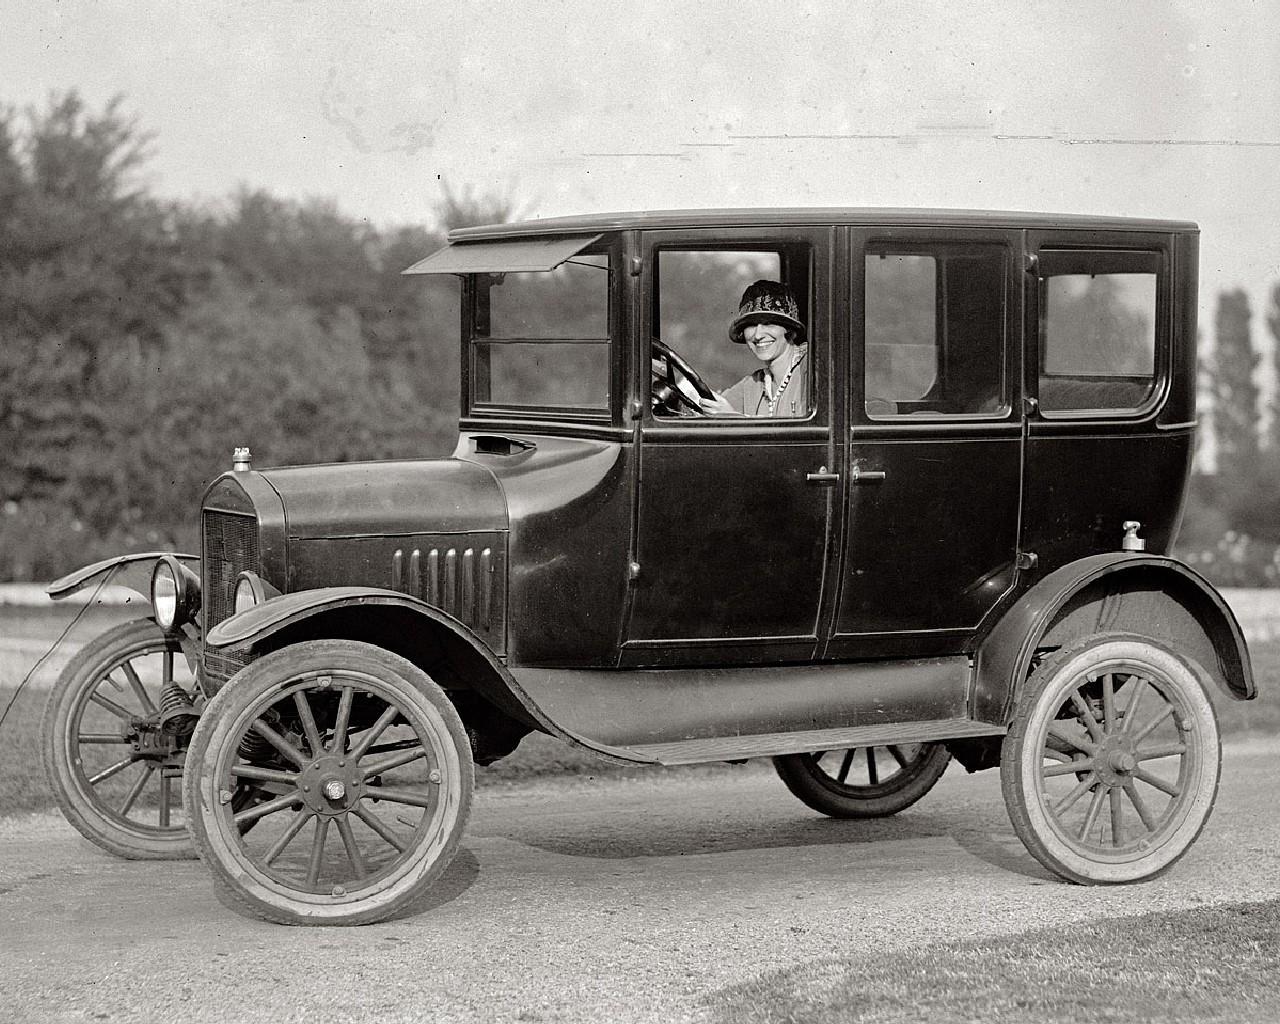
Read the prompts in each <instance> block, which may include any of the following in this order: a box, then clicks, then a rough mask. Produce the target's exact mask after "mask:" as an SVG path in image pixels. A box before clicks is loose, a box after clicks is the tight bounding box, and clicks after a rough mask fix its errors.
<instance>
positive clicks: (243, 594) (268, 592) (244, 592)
mask: <svg viewBox="0 0 1280 1024" xmlns="http://www.w3.org/2000/svg"><path fill="white" fill-rule="evenodd" d="M279 596H280V591H278V590H277V589H276V588H275V587H273V586H272V585H271V584H270V583H268V582H267V581H266V580H264V579H263V578H262V577H261V576H259V575H258V574H257V573H256V572H249V571H247V570H246V571H245V572H242V573H241V574H240V575H239V576H237V577H236V589H235V591H234V592H233V593H232V598H231V603H232V606H233V608H234V610H235V614H237V615H239V614H240V613H241V612H243V611H248V610H249V609H250V608H256V607H257V606H258V605H260V604H262V602H263V601H267V600H269V599H270V598H273V597H279Z"/></svg>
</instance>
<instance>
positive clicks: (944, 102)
mask: <svg viewBox="0 0 1280 1024" xmlns="http://www.w3.org/2000/svg"><path fill="white" fill-rule="evenodd" d="M72 86H74V87H76V88H78V89H79V90H80V91H81V92H82V94H84V95H85V96H86V98H88V99H89V100H90V102H91V103H93V104H94V105H95V106H100V105H101V104H102V103H103V102H105V101H106V100H107V99H108V98H109V97H111V96H112V95H115V94H117V93H122V94H124V96H125V98H126V101H127V106H128V109H129V110H130V111H131V112H133V113H135V114H136V115H137V116H138V118H139V120H140V122H141V123H142V125H143V126H144V127H146V128H148V129H150V130H152V131H154V132H155V133H156V141H155V144H154V154H155V155H154V158H153V159H152V161H151V163H150V164H149V169H150V175H151V184H152V185H153V187H154V188H155V189H156V190H157V191H158V192H160V193H162V194H167V195H173V196H178V197H183V198H188V199H192V198H200V197H204V198H220V197H223V196H225V195H227V194H228V193H229V192H230V191H231V190H232V189H233V188H234V187H235V186H236V184H237V183H241V182H243V183H245V184H248V185H251V186H261V187H266V188H268V189H270V190H271V191H273V192H275V193H276V194H278V195H282V196H296V197H301V196H309V195H317V196H327V197H333V198H335V199H337V201H338V203H339V205H340V206H341V208H342V209H343V210H344V211H345V212H347V213H348V214H351V215H354V216H367V217H369V218H370V219H372V220H373V221H375V222H376V223H378V224H381V225H387V224H393V223H406V222H430V221H431V219H432V210H433V207H434V205H435V203H436V202H437V200H438V198H439V196H440V185H439V179H440V178H441V177H443V179H444V180H446V181H447V182H449V183H450V185H451V186H453V187H454V188H455V190H456V189H462V188H467V187H469V188H473V189H475V190H476V191H478V192H481V193H484V192H494V193H499V194H514V195H515V196H516V198H517V200H518V202H519V206H520V209H521V211H522V212H523V213H525V214H527V215H529V216H553V215H558V214H564V213H586V212H592V211H603V210H622V209H645V208H669V207H702V206H769V205H849V206H864V205H866V206H945V207H979V208H993V209H1030V210H1057V211H1070V212H1092V213H1113V214H1133V215H1152V216H1167V217H1177V218H1186V219H1191V220H1196V221H1198V222H1199V223H1200V225H1201V228H1202V231H1203V236H1202V248H1201V299H1202V327H1204V328H1207V329H1208V331H1209V332H1211V330H1212V324H1211V322H1210V321H1209V320H1208V319H1207V316H1208V315H1209V314H1210V313H1211V310H1212V303H1213V298H1214V296H1215V295H1216V293H1217V291H1218V290H1219V289H1221V288H1223V287H1229V286H1235V285H1242V286H1245V287H1247V288H1248V289H1249V291H1250V295H1251V299H1252V305H1253V309H1254V330H1255V338H1257V340H1258V341H1259V342H1261V341H1262V340H1263V338H1264V337H1265V334H1266V331H1265V327H1264V326H1263V324H1262V319H1263V315H1264V313H1265V311H1266V308H1267V306H1268V304H1269V296H1268V294H1267V292H1268V291H1269V289H1270V287H1271V286H1273V285H1274V284H1276V283H1277V282H1280V5H1277V4H1275V3H1273V2H1272V0H1260V2H1256V3H1255V2H1248V0H1225V2H1219V3H1214V4H1207V3H1203V2H1202V0H1163V2H1157V0H1130V2H1127V3H1123V4H1120V3H1115V2H1114V0H1070V2H1067V0H1063V2H1058V3H1051V2H1047V0H989V2H987V3H984V4H982V5H978V4H960V3H955V2H954V0H938V2H936V3H928V2H923V0H890V2H879V3H875V4H865V5H853V4H849V3H846V2H819V0H810V2H808V3H803V4H799V3H796V4H778V3H772V2H770V3H757V2H752V0H739V2H732V3H730V2H724V0H698V2H691V3H684V2H662V3H644V2H642V0H632V2H630V3H621V2H609V0H539V2H536V3H535V2H523V3H516V2H475V3H448V4H446V3H431V2H426V0H423V2H400V0H378V2H372V0H369V2H361V3H357V2H339V0H326V2H323V3H320V2H301V0H298V2H283V0H248V2H246V0H222V2H217V3H215V2H207V0H182V2H173V0H165V2H156V0H111V2H97V3H94V2H89V0H62V2H58V0H5V5H4V9H3V12H2V13H0V101H3V102H8V103H12V104H15V105H18V106H20V107H21V106H24V105H27V104H31V103H37V104H41V103H43V102H44V99H45V97H46V96H47V95H48V94H49V92H50V91H51V90H55V89H65V88H68V87H72Z"/></svg>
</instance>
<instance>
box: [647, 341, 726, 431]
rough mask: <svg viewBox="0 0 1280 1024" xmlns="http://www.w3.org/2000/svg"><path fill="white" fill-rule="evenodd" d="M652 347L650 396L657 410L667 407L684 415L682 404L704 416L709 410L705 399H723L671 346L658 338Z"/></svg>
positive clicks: (685, 407)
mask: <svg viewBox="0 0 1280 1024" xmlns="http://www.w3.org/2000/svg"><path fill="white" fill-rule="evenodd" d="M652 347H653V354H652V355H653V358H652V373H653V382H652V389H651V392H650V396H651V401H652V403H653V409H654V411H655V412H659V413H660V412H662V411H664V410H665V411H667V412H668V413H670V414H673V415H677V416H679V415H684V413H682V412H681V409H682V408H683V409H687V410H688V411H689V413H692V414H693V415H695V416H704V415H706V414H707V413H706V411H705V410H704V408H703V403H704V402H707V401H710V402H712V403H713V404H714V403H716V402H720V401H723V399H721V398H720V396H719V395H717V394H716V393H715V392H714V391H712V390H711V387H710V386H709V385H708V384H707V382H706V381H704V380H703V379H702V378H701V377H700V376H699V375H698V372H697V371H696V370H695V369H694V368H693V367H692V366H690V365H689V363H688V362H687V361H686V360H685V359H684V357H683V356H681V355H680V354H679V353H677V352H675V351H674V350H673V349H672V348H671V346H669V345H667V344H664V343H663V342H661V341H657V340H655V341H654V342H653V346H652ZM682 384H687V385H688V386H689V387H691V388H692V389H693V391H694V393H695V395H696V397H694V396H691V395H689V394H688V392H687V391H686V390H685V388H684V387H682V386H681V385H682ZM726 404H727V403H726Z"/></svg>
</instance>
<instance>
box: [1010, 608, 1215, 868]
mask: <svg viewBox="0 0 1280 1024" xmlns="http://www.w3.org/2000/svg"><path fill="white" fill-rule="evenodd" d="M1203 677H1204V673H1203V671H1202V670H1201V669H1200V668H1199V666H1198V665H1196V663H1195V662H1193V661H1191V660H1189V659H1187V658H1184V657H1182V656H1181V655H1179V654H1177V653H1175V652H1174V651H1172V650H1170V649H1169V648H1167V647H1165V646H1163V645H1161V644H1158V643H1155V642H1153V641H1151V640H1148V639H1145V638H1143V637H1139V636H1132V635H1129V634H1119V633H1112V634H1104V635H1101V636H1096V637H1087V638H1085V639H1083V640H1080V641H1078V642H1076V643H1073V644H1071V645H1069V646H1067V647H1064V648H1063V649H1062V650H1060V651H1058V652H1057V653H1056V654H1054V655H1053V656H1052V657H1050V658H1049V659H1047V660H1046V661H1045V662H1044V664H1043V665H1041V666H1040V668H1039V669H1037V670H1036V672H1035V673H1033V674H1032V676H1031V678H1030V679H1029V680H1028V685H1027V692H1026V694H1025V696H1024V697H1023V699H1022V702H1021V704H1020V705H1019V707H1018V710H1017V713H1016V714H1015V716H1014V720H1013V724H1012V726H1011V727H1010V729H1009V733H1008V735H1007V736H1006V737H1005V740H1004V747H1003V750H1002V754H1001V764H1000V782H1001V787H1002V789H1003V791H1004V799H1005V805H1006V807H1007V808H1008V810H1009V817H1010V819H1011V820H1012V822H1013V828H1014V831H1015V832H1016V833H1017V834H1018V838H1019V839H1021V840H1022V842H1023V844H1024V845H1025V846H1026V848H1027V850H1028V851H1030V853H1031V855H1032V856H1033V857H1035V858H1036V860H1038V861H1039V862H1040V863H1041V864H1043V865H1044V866H1045V867H1047V868H1048V869H1049V870H1050V871H1053V872H1055V873H1056V874H1059V875H1061V876H1062V877H1063V878H1067V879H1069V880H1071V881H1074V882H1081V883H1086V884H1091V883H1118V882H1137V881H1141V880H1143V879H1146V878H1151V877H1153V876H1154V875H1157V874H1159V873H1160V872H1162V871H1165V870H1166V869H1168V868H1169V866H1170V865H1172V864H1173V863H1174V862H1175V861H1176V860H1177V859H1178V858H1179V857H1181V856H1182V855H1183V854H1184V853H1186V851H1187V849H1188V848H1189V847H1190V846H1191V844H1192V842H1194V841H1195V838H1196V836H1198V835H1199V834H1200V830H1201V829H1202V828H1203V827H1204V824H1205V822H1206V821H1207V820H1208V818H1209V812H1210V811H1211V810H1212V809H1213V802H1214V798H1215V797H1216V795H1217V791H1218V774H1219V770H1220V766H1221V756H1222V755H1221V745H1220V743H1219V739H1218V721H1217V716H1216V715H1215V713H1214V710H1213V705H1212V704H1211V703H1210V701H1209V697H1208V695H1207V694H1206V692H1205V687H1204V685H1203V683H1202V682H1201V680H1202V678H1203Z"/></svg>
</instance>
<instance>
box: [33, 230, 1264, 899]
mask: <svg viewBox="0 0 1280 1024" xmlns="http://www.w3.org/2000/svg"><path fill="white" fill-rule="evenodd" d="M1197 247H1198V232H1197V229H1196V226H1195V225H1194V224H1190V223H1183V222H1174V221H1156V220H1136V219H1120V218H1114V217H1105V218H1104V217H1085V216H1058V215H1053V216H1050V215H1038V214H1023V213H991V212H972V213H971V212H961V211H919V210H858V209H834V210H826V209H793V210H770V211H763V210H736V211H732V210H731V211H701V212H664V213H644V214H616V215H603V216H591V217H570V218H564V219H557V220H544V221H533V222H528V223H518V224H505V225H499V226H493V227H481V228H469V229H465V230H457V231H454V232H452V233H451V234H450V236H449V244H448V245H447V247H446V248H444V249H443V250H441V251H439V252H437V253H435V254H434V255H431V256H429V257H428V258H426V259H424V260H423V261H422V262H420V263H418V264H415V265H414V266H413V267H410V268H409V269H408V270H407V271H406V273H408V274H445V275H457V277H458V278H459V279H460V281H461V288H462V300H461V357H462V395H461V402H462V409H461V421H460V434H459V438H458V442H457V447H456V449H455V451H454V452H453V455H452V456H451V457H449V458H445V459H435V460H421V461H403V462H373V463H363V464H343V465H322V466H301V467H290V468H278V469H256V468H253V466H252V462H251V456H250V454H249V452H248V451H247V450H239V451H237V453H236V458H235V464H234V466H233V469H232V470H231V471H230V472H229V473H226V474H225V475H223V476H222V477H220V478H219V479H217V480H216V481H215V482H214V483H213V485H212V486H211V487H210V488H209V490H208V492H207V494H206V495H205V498H204V502H203V506H202V508H201V510H200V515H201V524H202V550H201V552H200V556H199V558H195V557H193V556H188V555H178V554H160V555H156V554H151V555H136V556H127V557H125V558H121V559H116V560H112V561H110V562H106V563H100V564H98V565H94V566H89V567H87V568H86V569H84V570H81V571H80V572H78V573H74V574H72V575H71V576H68V577H66V578H65V579H63V580H60V581H58V583H56V584H54V585H53V586H52V588H51V590H52V591H53V593H54V594H55V596H61V595H64V594H68V593H72V592H74V591H76V590H79V589H82V588H84V587H86V586H90V585H94V584H96V583H99V582H101V581H102V580H103V579H104V578H106V575H107V574H108V573H112V574H114V576H115V578H117V579H123V580H126V581H127V580H128V578H129V577H130V574H133V575H135V576H136V575H145V574H148V573H149V574H150V580H149V585H148V583H146V582H136V583H135V585H136V586H139V587H140V588H141V589H144V590H149V592H150V595H151V599H152V604H153V616H152V618H148V619H145V620H142V621H138V622H136V623H132V624H130V625H127V626H124V627H120V628H119V629H117V630H114V631H112V632H111V633H109V634H107V635H105V636H103V637H101V638H100V639H98V640H96V641H94V642H93V643H91V644H89V645H88V646H87V647H86V648H85V649H84V650H82V651H81V653H80V654H79V655H78V657H77V658H76V659H75V661H74V662H73V663H72V664H71V665H69V666H68V668H67V670H66V671H65V673H64V674H63V676H62V678H61V680H60V683H59V685H58V687H57V688H56V690H55V691H54V693H53V695H52V698H51V702H50V706H49V711H48V715H47V719H46V734H47V740H48V754H47V762H48V768H49V773H50V777H51V778H52V780H53V782H54V785H55V788H56V789H57V790H58V792H59V797H60V800H61V802H62V806H63V808H64V810H65V812H66V813H67V816H68V817H69V818H70V820H71V821H72V822H73V823H74V824H75V825H76V826H77V827H78V828H79V829H80V830H81V831H82V832H84V833H85V835H87V836H88V837H89V838H91V839H93V840H94V841H95V842H98V843H99V844H100V845H102V846H104V847H105V848H107V849H109V850H112V851H114V852H116V853H118V854H121V855H123V856H126V857H171V856H184V855H189V853H190V851H191V849H192V847H193V845H194V849H195V850H196V851H197V852H198V853H199V854H200V856H201V857H202V858H203V859H204V861H205V862H206V864H207V865H208V866H209V868H210V869H211V870H212V872H213V875H214V877H215V879H216V883H217V887H218V889H219V892H220V894H221V895H222V896H223V898H224V899H226V900H227V901H228V902H229V903H230V904H231V905H233V906H236V907H238V908H240V909H243V910H245V911H247V912H250V913H253V914H258V915H261V916H263V917H266V918H268V919H271V920H275V921H280V922H287V923H313V924H340V923H361V922H369V921H376V920H380V919H382V918H385V917H387V916H388V915H390V914H392V913H395V912H397V911H398V910H400V909H401V908H403V907H405V906H406V905H407V904H409V903H410V902H411V901H412V900H414V899H415V897H417V896H418V895H419V894H421V893H422V892H423V891H424V890H425V889H426V888H427V887H429V886H430V885H431V884H432V882H433V881H434V880H435V879H437V878H438V877H439V875H440V873H441V872H442V871H443V870H444V868H445V867H446V865H447V864H448V863H449V860H450V858H451V857H452V855H453V853H454V851H455V850H456V848H457V845H458V842H459V837H460V835H461V834H462V831H463V827H464V825H465V823H466V820H467V815H468V811H469V808H470V803H471V793H472V785H473V778H474V776H473V763H475V764H481V765H484V764H489V763H491V762H493V761H495V760H496V759H498V758H500V757H502V756H504V755H506V754H508V753H510V752H511V751H512V750H513V749H514V748H515V746H516V745H517V744H518V743H519V741H520V739H521V737H523V736H524V735H526V734H527V733H529V732H530V731H532V730H540V731H543V732H546V733H550V734H552V735H553V736H557V737H560V738H561V739H563V740H565V741H567V742H568V743H570V744H573V745H574V746H577V747H580V748H584V749H586V750H589V751H592V752H594V753H595V754H598V755H599V756H601V757H603V758H608V759H612V760H614V761H618V762H625V763H627V764H635V765H678V764H690V763H696V762H711V761H740V760H743V759H748V758H755V757H770V758H773V760H774V764H775V765H776V767H777V771H778V773H779V775H780V776H781V777H782V780H783V782H784V783H785V784H786V785H787V787H788V788H789V789H790V790H791V791H792V792H793V793H794V794H795V795H796V796H797V797H799V798H800V799H801V800H802V801H804V802H805V803H806V804H808V805H809V806H810V807H812V808H814V809H816V810H818V811H821V812H823V813H825V814H828V815H833V816H843V817H864V816H876V815H884V814H892V813H894V812H896V811H898V810H901V809H902V808H904V807H906V806H908V805H909V804H911V803H912V802H914V801H915V800H918V799H919V798H920V797H921V796H922V795H924V793H926V792H927V791H928V790H929V788H930V787H931V786H932V785H933V784H934V783H935V782H936V781H937V779H938V778H939V776H940V775H941V774H942V772H943V770H944V769H945V768H946V767H947V764H948V762H949V760H950V759H951V758H955V759H956V760H958V761H959V762H960V763H961V764H962V765H963V766H964V767H965V768H967V769H969V770H970V771H976V770H980V769H985V768H994V767H997V766H999V768H1000V772H1001V778H1002V784H1003V792H1004V796H1005V799H1006V802H1007V805H1008V809H1009V814H1010V817H1011V819H1012V822H1013V827H1014V830H1015V831H1016V832H1017V834H1018V836H1019V837H1020V838H1021V839H1022V841H1023V842H1024V843H1025V844H1026V846H1027V848H1028V850H1029V851H1030V852H1031V853H1032V854H1033V855H1034V856H1035V857H1036V858H1037V859H1038V860H1039V861H1041V862H1042V863H1043V864H1044V865H1046V866H1047V867H1048V868H1050V869H1051V870H1053V871H1054V872H1056V873H1058V874H1059V875H1060V876H1062V877H1064V878H1066V879H1070V880H1073V881H1076V882H1082V883H1116V882H1132V881H1138V880H1142V879H1146V878H1150V877H1151V876H1153V875H1156V874H1158V873H1159V872H1161V871H1164V870H1165V869H1166V868H1168V867H1169V866H1170V865H1171V864H1172V863H1173V862H1174V861H1175V860H1177V859H1178V857H1180V856H1181V855H1182V854H1183V853H1184V852H1186V850H1187V848H1188V847H1189V846H1190V844H1191V843H1192V842H1193V840H1194V839H1195V838H1196V836H1197V835H1198V834H1199V832H1200V830H1201V828H1202V827H1203V826H1204V824H1205V821H1206V819H1207V818H1208V815H1209V812H1210V809H1211V808H1212V805H1213V802H1214V797H1215V793H1216V790H1217V785H1218V776H1219V764H1220V746H1219V739H1218V730H1217V724H1216V719H1215V714H1214V709H1213V706H1212V704H1211V703H1210V696H1209V691H1211V690H1213V689H1217V690H1220V691H1221V692H1222V693H1223V694H1225V695H1227V696H1228V697H1231V698H1235V699H1240V700H1246V699H1249V698H1252V697H1253V696H1254V695H1255V688H1254V682H1253V679H1252V675H1251V669H1250V664H1249V656H1248V652H1247V650H1246V647H1245V643H1244V640H1243V638H1242V635H1241V631H1240V629H1239V627H1238V625H1237V623H1236V621H1235V619H1234V618H1233V616H1232V614H1231V612H1230V610H1229V609H1228V608H1227V606H1226V605H1225V603H1224V602H1223V600H1222V598H1221V597H1220V596H1219V595H1218V594H1217V593H1216V592H1215V591H1214V589H1213V588H1212V587H1211V586H1210V585H1209V584H1207V583H1206V582H1205V581H1204V580H1203V579H1202V578H1201V577H1200V576H1198V575H1197V574H1196V573H1195V572H1194V571H1193V570H1192V569H1190V568H1188V567H1187V566H1186V565H1184V564H1183V563H1182V562H1180V561H1178V560H1177V559H1175V558H1173V557H1171V556H1170V554H1169V550H1170V546H1171V544H1172V542H1173V540H1174V536H1175V534H1176V532H1177V528H1178V522H1179V517H1180V515H1181V511H1182V505H1183V500H1184V492H1185V486H1186V481H1187V478H1188V472H1189V468H1190V465H1191V459H1192V449H1193V444H1194V439H1195V430H1196V409H1195V401H1196V395H1195V378H1196V352H1195V347H1196V267H1197ZM756 281H764V282H773V283H776V284H777V285H778V286H780V287H781V286H785V290H786V291H787V292H788V293H789V295H791V296H793V297H794V299H795V303H796V306H795V309H794V310H793V313H794V316H792V317H791V319H792V320H796V321H799V323H800V325H801V326H802V328H803V331H802V335H803V337H802V340H803V344H804V358H803V360H799V359H798V357H797V361H795V362H793V364H792V367H791V370H792V372H794V373H799V374H801V375H803V376H802V378H800V382H798V383H796V384H795V385H794V386H793V390H792V391H791V392H790V393H789V394H790V396H791V401H790V404H789V405H788V404H782V405H779V404H778V402H777V396H778V395H779V394H780V391H778V390H777V382H776V381H774V382H773V383H772V384H770V385H769V387H771V388H773V389H774V390H773V391H771V392H770V395H771V396H772V397H770V401H769V405H771V406H772V408H771V409H766V410H765V412H766V414H765V415H734V416H731V415H721V414H707V405H706V404H705V401H704V400H706V399H708V397H709V396H714V395H715V394H717V393H721V392H723V391H724V390H725V388H726V387H727V386H729V385H730V384H732V383H733V382H734V381H735V380H737V379H738V378H740V377H744V376H745V375H747V374H749V373H750V372H751V371H752V370H753V369H754V368H755V365H756V364H755V361H754V358H753V356H752V353H751V351H749V350H748V346H746V345H735V344H734V343H733V342H732V341H731V340H730V338H729V334H728V327H729V325H730V324H731V322H734V319H735V316H737V315H738V314H739V313H740V312H741V310H740V307H739V302H740V299H741V296H742V294H743V292H744V290H745V289H747V288H748V286H750V285H751V284H752V283H753V282H756ZM744 308H745V307H744ZM788 337H790V335H789V336H788ZM798 343H799V342H797V344H798ZM802 385H803V386H802ZM798 396H803V397H798ZM245 440H251V439H245ZM179 779H181V787H182V799H181V800H179V799H178V796H177V783H178V780H179ZM184 809H185V810H184Z"/></svg>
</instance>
